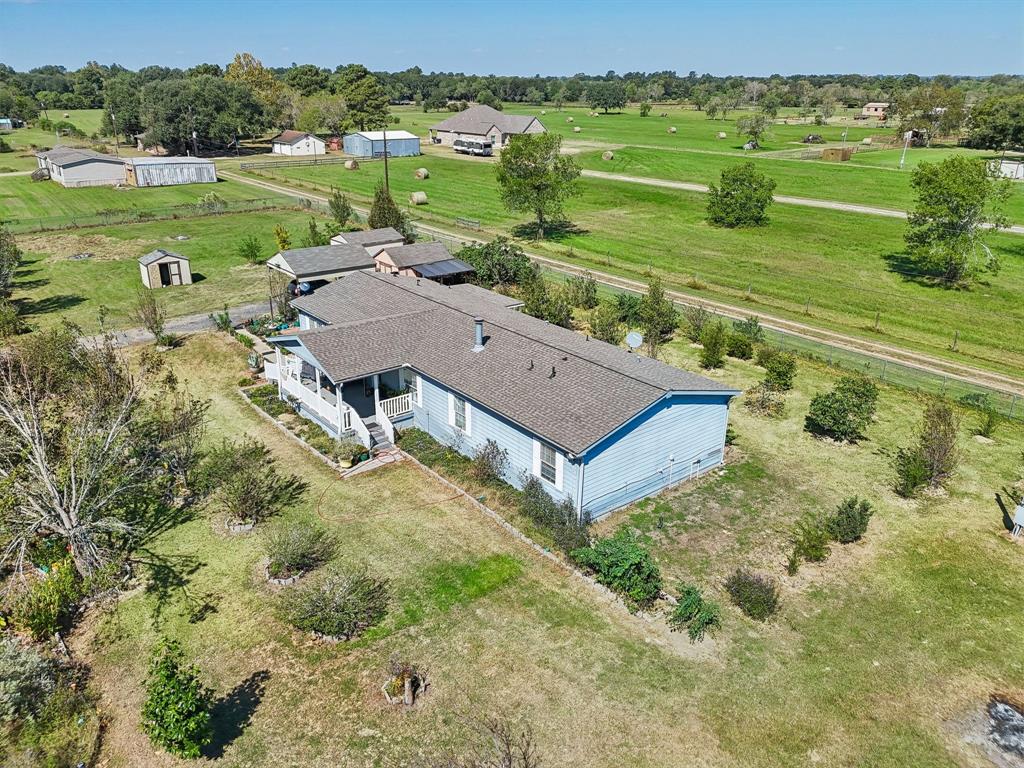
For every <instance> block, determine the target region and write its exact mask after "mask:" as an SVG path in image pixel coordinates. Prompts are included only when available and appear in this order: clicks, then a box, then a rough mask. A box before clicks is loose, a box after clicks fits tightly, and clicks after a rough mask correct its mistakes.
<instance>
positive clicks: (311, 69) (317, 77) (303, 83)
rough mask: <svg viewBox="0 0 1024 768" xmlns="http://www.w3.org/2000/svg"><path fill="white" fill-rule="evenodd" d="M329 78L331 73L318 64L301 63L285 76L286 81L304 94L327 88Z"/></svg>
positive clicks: (309, 94)
mask: <svg viewBox="0 0 1024 768" xmlns="http://www.w3.org/2000/svg"><path fill="white" fill-rule="evenodd" d="M329 79H330V74H329V73H328V72H327V71H326V70H323V69H321V68H320V67H318V66H317V65H316V64H300V65H299V66H297V67H292V68H291V69H289V70H288V73H287V74H286V75H285V76H284V81H285V82H286V83H288V85H290V86H291V87H292V88H294V89H295V90H296V91H298V92H299V93H300V94H302V95H303V96H312V95H313V94H314V93H318V92H319V91H323V90H326V88H327V83H328V81H329Z"/></svg>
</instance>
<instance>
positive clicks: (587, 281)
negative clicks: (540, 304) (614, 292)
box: [565, 272, 597, 309]
mask: <svg viewBox="0 0 1024 768" xmlns="http://www.w3.org/2000/svg"><path fill="white" fill-rule="evenodd" d="M565 297H566V299H567V300H568V302H569V304H571V305H572V306H574V307H579V308H580V309H593V308H594V307H596V306H597V281H596V280H595V279H594V276H593V275H592V274H590V273H589V272H584V273H583V274H582V275H572V276H571V277H569V278H568V279H567V280H566V281H565Z"/></svg>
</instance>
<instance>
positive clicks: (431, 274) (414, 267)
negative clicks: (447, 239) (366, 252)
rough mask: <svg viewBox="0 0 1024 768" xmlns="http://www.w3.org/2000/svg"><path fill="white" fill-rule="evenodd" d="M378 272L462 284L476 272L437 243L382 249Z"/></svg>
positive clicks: (375, 259)
mask: <svg viewBox="0 0 1024 768" xmlns="http://www.w3.org/2000/svg"><path fill="white" fill-rule="evenodd" d="M374 262H375V263H376V265H375V267H374V270H375V271H376V272H383V273H385V274H389V275H402V276H404V277H425V278H427V279H428V280H436V281H437V282H439V283H445V284H451V283H460V282H462V281H463V280H465V279H466V278H467V277H468V276H469V275H472V274H473V272H474V270H473V267H471V266H470V265H469V264H467V263H466V262H464V261H462V260H460V259H456V258H455V257H453V256H452V255H451V254H450V253H448V249H447V248H445V247H444V244H443V243H439V242H437V241H436V240H435V241H432V242H427V243H413V244H412V245H399V246H392V247H387V248H384V249H382V250H381V251H380V252H379V253H378V254H377V255H376V256H375V257H374Z"/></svg>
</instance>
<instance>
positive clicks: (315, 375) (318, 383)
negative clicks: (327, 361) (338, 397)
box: [313, 368, 320, 397]
mask: <svg viewBox="0 0 1024 768" xmlns="http://www.w3.org/2000/svg"><path fill="white" fill-rule="evenodd" d="M313 376H314V378H315V379H316V396H317V397H320V369H319V368H314V369H313Z"/></svg>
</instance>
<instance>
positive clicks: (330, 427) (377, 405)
mask: <svg viewBox="0 0 1024 768" xmlns="http://www.w3.org/2000/svg"><path fill="white" fill-rule="evenodd" d="M266 375H267V378H268V379H272V380H273V379H274V378H275V376H276V381H277V385H278V394H279V396H280V397H281V399H282V400H289V401H291V402H295V403H296V404H297V405H298V410H299V413H300V414H301V415H302V416H305V417H306V418H308V419H311V420H312V421H315V422H316V423H317V424H319V425H320V426H321V427H322V428H323V429H324V430H325V431H326V432H327V433H328V434H330V435H331V436H333V437H336V438H338V439H342V438H349V437H351V438H354V439H356V440H358V441H359V442H360V443H362V444H363V445H365V446H366V447H367V448H374V447H376V448H385V449H386V448H390V447H391V446H393V445H394V442H395V426H396V425H400V424H401V423H402V422H404V421H406V420H408V419H410V418H412V406H413V403H414V402H415V397H416V391H415V390H416V375H415V374H414V373H413V372H411V371H410V370H409V369H408V368H404V367H403V368H396V369H393V370H389V371H383V372H381V373H375V374H372V375H370V376H364V377H361V378H357V379H350V380H348V381H343V382H333V381H331V380H330V378H329V377H328V376H327V375H326V374H325V373H324V372H323V371H321V370H320V369H319V368H318V367H316V366H315V365H313V364H312V363H310V362H309V361H307V360H304V359H302V358H300V357H299V356H298V355H295V354H291V353H289V352H287V351H285V350H282V349H281V348H280V347H275V361H274V364H273V365H272V366H271V365H268V366H267V367H266ZM339 395H340V397H339Z"/></svg>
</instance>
